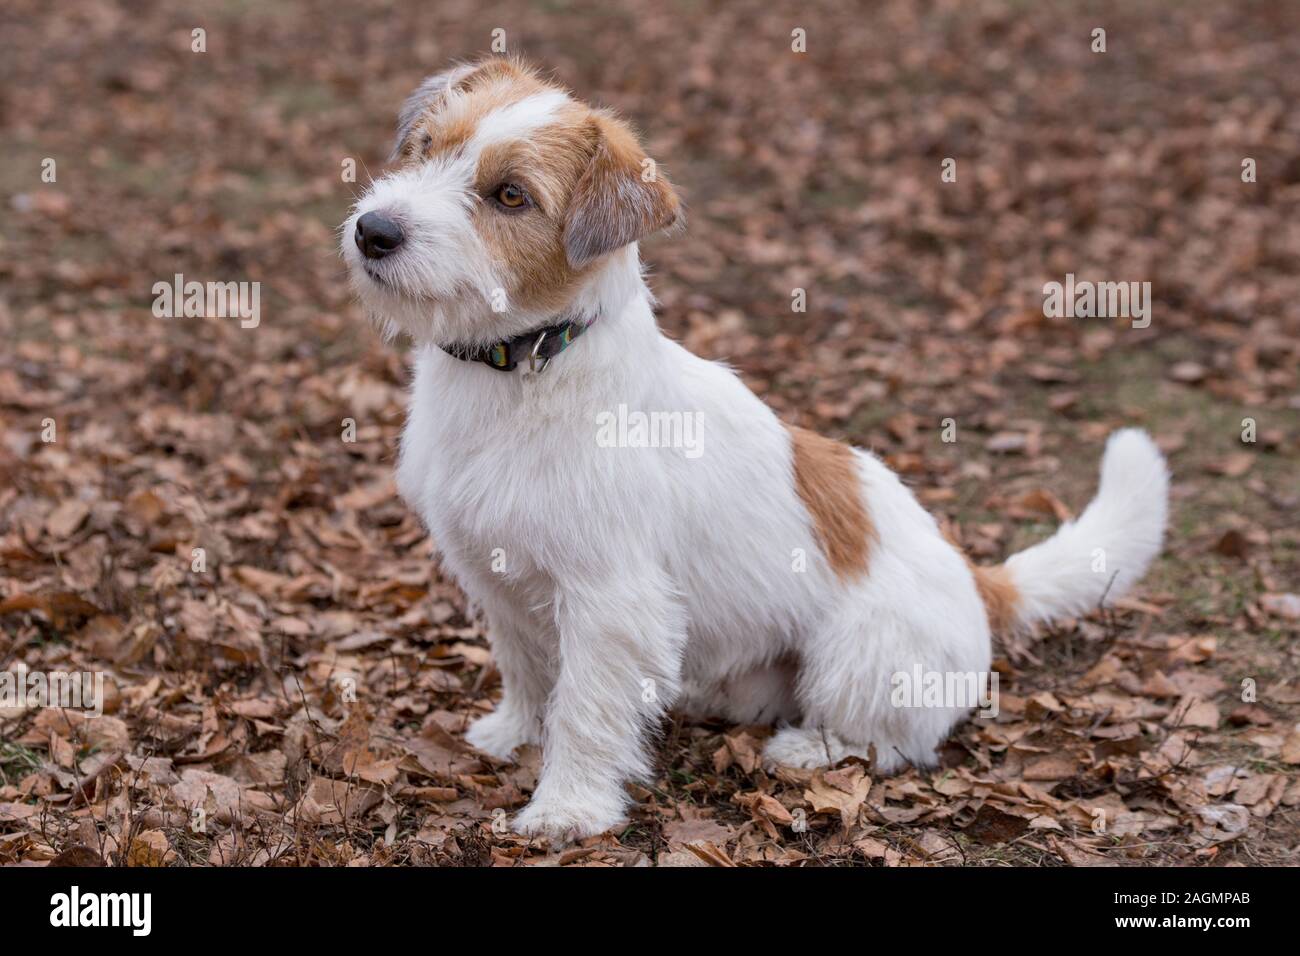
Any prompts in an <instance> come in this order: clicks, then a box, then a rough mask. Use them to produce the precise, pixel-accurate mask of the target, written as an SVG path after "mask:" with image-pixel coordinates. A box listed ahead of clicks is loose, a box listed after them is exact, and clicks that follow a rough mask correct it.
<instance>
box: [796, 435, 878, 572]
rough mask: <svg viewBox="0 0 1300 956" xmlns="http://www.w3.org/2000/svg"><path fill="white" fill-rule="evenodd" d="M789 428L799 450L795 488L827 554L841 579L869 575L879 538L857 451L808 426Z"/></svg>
mask: <svg viewBox="0 0 1300 956" xmlns="http://www.w3.org/2000/svg"><path fill="white" fill-rule="evenodd" d="M786 427H787V428H788V429H789V431H790V437H791V440H792V443H793V446H794V485H795V490H796V491H798V492H799V497H800V498H801V499H803V503H804V507H805V508H807V509H808V515H809V517H811V518H812V522H813V532H814V534H815V535H816V537H817V543H818V545H820V546H821V549H822V553H823V554H824V555H825V556H826V560H827V561H828V562H829V563H830V566H831V569H832V570H834V572H835V573H836V575H837V576H839V578H840V579H841V580H847V579H849V578H853V577H858V576H861V575H863V574H866V572H867V564H868V561H869V559H870V557H871V545H872V543H873V542H875V540H876V537H877V535H876V529H875V527H874V526H873V525H872V523H871V516H870V515H869V514H868V513H867V506H866V502H865V501H864V500H863V495H862V481H861V478H860V477H859V475H858V467H857V461H856V460H855V458H854V455H853V450H852V449H851V448H849V446H848V445H845V444H843V443H842V442H837V441H832V440H831V439H829V438H823V437H822V436H821V435H818V434H817V433H816V432H811V431H808V430H807V429H806V428H799V427H797V426H795V425H787V426H786Z"/></svg>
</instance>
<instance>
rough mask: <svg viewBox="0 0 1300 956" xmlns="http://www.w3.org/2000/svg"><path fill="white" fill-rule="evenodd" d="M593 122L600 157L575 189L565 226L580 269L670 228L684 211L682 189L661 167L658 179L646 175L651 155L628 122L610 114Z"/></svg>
mask: <svg viewBox="0 0 1300 956" xmlns="http://www.w3.org/2000/svg"><path fill="white" fill-rule="evenodd" d="M590 122H591V124H592V127H593V132H594V135H595V137H596V138H597V141H598V145H597V147H596V154H595V156H594V157H593V158H592V161H591V165H590V166H588V167H587V171H586V173H585V174H584V175H583V177H582V180H581V182H579V183H578V186H577V189H576V190H575V191H574V195H573V201H572V203H571V204H570V207H569V213H568V220H567V222H566V223H565V227H564V246H565V249H566V250H567V252H568V256H569V262H571V263H572V264H573V265H574V266H580V265H583V264H585V263H587V262H590V261H591V260H592V259H596V258H598V257H600V256H603V255H605V254H606V253H608V252H613V251H614V250H615V249H621V248H622V247H623V246H626V245H627V244H628V243H630V242H636V241H638V240H640V239H644V238H645V237H646V236H648V235H650V234H651V233H654V232H658V231H659V230H660V229H666V228H668V227H669V226H671V225H673V223H675V222H676V221H677V218H678V216H679V214H680V212H681V203H680V201H679V200H678V198H677V193H676V191H675V190H674V189H673V187H672V184H671V183H669V182H668V180H667V178H666V177H665V176H664V175H663V173H662V171H661V170H659V169H658V167H655V168H654V177H653V178H652V179H650V180H648V181H647V179H646V178H645V177H644V174H645V172H646V171H647V169H648V167H647V166H646V165H645V163H646V159H647V157H646V154H645V151H644V150H642V149H641V144H640V143H638V142H637V138H636V134H635V133H633V132H632V130H631V129H629V128H628V126H627V125H626V124H624V123H623V122H622V121H621V120H618V119H616V118H615V117H614V116H612V115H610V114H609V113H605V112H593V113H592V114H591V120H590Z"/></svg>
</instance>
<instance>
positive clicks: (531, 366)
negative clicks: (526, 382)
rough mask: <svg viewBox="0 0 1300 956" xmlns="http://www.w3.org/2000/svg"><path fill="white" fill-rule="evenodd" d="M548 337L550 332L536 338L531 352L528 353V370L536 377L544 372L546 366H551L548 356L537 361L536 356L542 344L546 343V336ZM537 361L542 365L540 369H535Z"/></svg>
mask: <svg viewBox="0 0 1300 956" xmlns="http://www.w3.org/2000/svg"><path fill="white" fill-rule="evenodd" d="M548 335H550V332H543V333H542V334H541V335H539V336H537V341H536V342H534V343H533V349H532V351H531V352H529V353H528V370H529V371H530V372H534V373H536V374H538V375H540V374H542V373H543V372H545V371H546V366H548V365H550V364H551V360H550V357H549V356H545V355H543V356H541V357H540V359H539V358H538V355H537V352H538V350H539V349H541V347H542V343H543V342H545V341H546V336H548ZM538 361H540V362H541V363H542V366H541V368H538V367H537V363H538Z"/></svg>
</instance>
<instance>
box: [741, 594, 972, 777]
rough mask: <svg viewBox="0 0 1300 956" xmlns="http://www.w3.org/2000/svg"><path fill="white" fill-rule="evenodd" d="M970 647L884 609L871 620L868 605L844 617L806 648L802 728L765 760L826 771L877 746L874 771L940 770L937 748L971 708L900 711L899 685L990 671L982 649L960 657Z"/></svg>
mask: <svg viewBox="0 0 1300 956" xmlns="http://www.w3.org/2000/svg"><path fill="white" fill-rule="evenodd" d="M850 603H854V602H850ZM977 643H978V642H971V647H975V646H976V645H977ZM964 646H965V642H962V641H960V640H953V638H952V635H951V633H950V632H949V633H945V631H944V629H943V628H942V627H938V628H934V629H924V628H923V627H922V626H921V622H920V621H918V620H915V619H908V618H905V617H902V616H899V615H896V614H893V613H890V611H889V610H888V609H886V608H885V607H883V606H879V605H877V606H876V608H875V609H874V610H871V609H868V613H866V614H863V609H862V607H861V606H846V607H845V608H842V609H840V610H838V611H837V612H836V613H834V614H832V615H831V616H830V617H829V618H828V619H827V620H826V621H824V622H823V623H822V626H821V627H820V628H819V630H818V631H817V633H816V634H814V635H811V636H810V640H809V641H808V642H807V644H806V645H805V646H804V647H803V648H802V654H801V658H802V659H801V666H800V671H799V683H798V689H797V694H798V699H799V703H800V706H801V707H802V709H803V714H804V716H803V720H802V723H801V724H800V725H799V726H797V727H785V728H782V729H780V730H778V731H777V733H776V734H775V735H774V736H773V737H772V739H771V740H770V741H768V745H767V748H766V751H765V753H764V756H765V759H766V760H767V761H768V762H769V763H770V764H776V765H785V766H796V767H823V766H828V765H832V764H835V763H837V762H839V761H840V760H842V759H844V758H845V757H847V756H850V755H853V756H859V757H862V758H864V759H865V758H866V757H868V755H869V754H870V752H871V748H872V747H874V748H875V764H874V767H875V769H876V770H878V771H879V772H881V773H885V774H889V773H894V772H897V771H898V770H901V769H903V768H904V767H905V766H907V765H908V764H912V765H915V766H918V767H926V766H932V765H933V764H934V763H935V762H936V757H935V748H936V747H937V746H938V745H939V744H940V743H942V741H943V740H944V739H945V738H946V737H947V735H948V732H949V730H950V729H951V727H952V725H953V724H954V723H956V722H957V721H958V720H960V719H961V717H962V716H963V715H964V714H965V712H966V710H967V709H968V708H963V707H960V706H950V704H951V702H948V701H944V700H939V701H937V702H936V704H935V706H929V707H926V706H921V707H915V706H906V705H903V704H900V701H899V699H898V697H897V695H896V694H895V693H894V689H895V686H896V681H897V680H898V679H899V678H900V676H905V679H911V676H912V674H913V672H914V669H915V668H916V666H917V665H920V667H921V668H922V670H924V671H928V672H938V673H941V674H942V673H948V672H952V671H953V670H954V669H955V668H957V667H961V668H962V669H963V671H965V670H975V669H977V668H980V667H987V660H986V659H983V663H981V659H982V658H981V655H980V654H979V652H978V651H977V650H976V651H973V652H972V653H970V654H968V655H964V658H963V655H961V654H960V653H957V652H959V651H960V650H961V649H962V648H963V647H964ZM911 703H913V701H911V700H909V701H907V702H906V704H911Z"/></svg>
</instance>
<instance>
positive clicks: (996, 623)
mask: <svg viewBox="0 0 1300 956" xmlns="http://www.w3.org/2000/svg"><path fill="white" fill-rule="evenodd" d="M966 563H967V564H969V565H970V573H971V574H973V575H974V576H975V589H976V590H977V591H979V595H980V600H981V601H983V602H984V610H985V612H986V613H987V614H988V617H989V628H990V629H991V630H992V631H993V632H994V633H995V634H1007V633H1009V632H1010V631H1011V630H1012V629H1014V627H1015V625H1016V621H1017V620H1019V617H1020V590H1019V589H1018V588H1017V587H1016V582H1015V581H1013V580H1011V572H1010V571H1008V570H1007V569H1006V566H1005V565H1002V564H995V565H993V566H992V567H987V568H981V567H978V566H977V565H975V564H972V563H971V562H970V560H969V559H967V561H966Z"/></svg>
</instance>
